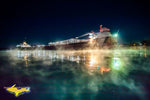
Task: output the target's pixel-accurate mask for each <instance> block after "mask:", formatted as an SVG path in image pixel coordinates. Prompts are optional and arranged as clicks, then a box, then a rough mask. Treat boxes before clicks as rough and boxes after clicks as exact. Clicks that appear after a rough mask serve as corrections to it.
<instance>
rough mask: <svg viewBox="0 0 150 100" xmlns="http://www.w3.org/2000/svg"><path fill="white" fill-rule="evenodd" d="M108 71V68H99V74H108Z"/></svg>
mask: <svg viewBox="0 0 150 100" xmlns="http://www.w3.org/2000/svg"><path fill="white" fill-rule="evenodd" d="M108 71H110V68H105V67H101V68H100V72H101V74H103V72H108Z"/></svg>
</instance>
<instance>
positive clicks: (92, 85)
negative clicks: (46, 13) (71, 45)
mask: <svg viewBox="0 0 150 100" xmlns="http://www.w3.org/2000/svg"><path fill="white" fill-rule="evenodd" d="M149 77H150V51H149V50H146V51H145V50H130V49H128V50H123V49H122V50H80V51H46V50H34V51H20V50H7V51H0V88H1V91H0V94H3V95H0V100H3V98H5V99H6V100H11V99H16V97H15V96H14V95H13V94H10V93H8V92H7V91H5V90H4V89H3V87H4V86H12V85H13V84H16V85H17V86H30V88H31V92H30V93H28V94H24V95H20V96H19V97H18V98H17V99H22V100H50V99H51V100H72V99H73V100H110V99H111V100H120V99H121V100H129V99H130V100H148V99H150V97H149V96H148V95H149V94H150V79H149ZM1 98H2V99H1Z"/></svg>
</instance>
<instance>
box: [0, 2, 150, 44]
mask: <svg viewBox="0 0 150 100" xmlns="http://www.w3.org/2000/svg"><path fill="white" fill-rule="evenodd" d="M149 9H150V6H149V3H148V2H146V1H144V0H142V1H137V0H136V1H132V0H130V1H127V0H125V1H122V0H120V1H115V0H112V1H109V0H103V1H100V0H99V1H94V0H90V1H88V0H85V1H83V0H82V1H78V0H75V1H73V0H65V1H63V0H61V1H58V0H54V1H51V0H49V2H44V1H43V0H42V2H39V1H37V0H36V1H32V0H30V1H22V0H18V1H16V0H15V1H14V0H11V1H5V2H1V3H0V12H1V14H0V47H11V46H15V45H16V44H19V43H21V42H22V41H23V40H25V39H26V40H27V42H28V43H29V44H46V45H47V44H48V42H50V41H58V40H64V39H69V38H73V37H76V36H80V35H82V34H85V33H86V32H90V31H95V32H98V31H99V25H101V24H102V25H103V26H105V27H108V28H110V30H111V32H112V33H114V32H117V31H118V29H119V41H120V43H128V42H132V41H141V40H144V39H150V28H149V26H150V14H149V13H150V11H149Z"/></svg>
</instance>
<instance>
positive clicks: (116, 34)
mask: <svg viewBox="0 0 150 100" xmlns="http://www.w3.org/2000/svg"><path fill="white" fill-rule="evenodd" d="M114 37H115V38H116V42H117V47H118V32H117V33H115V34H114Z"/></svg>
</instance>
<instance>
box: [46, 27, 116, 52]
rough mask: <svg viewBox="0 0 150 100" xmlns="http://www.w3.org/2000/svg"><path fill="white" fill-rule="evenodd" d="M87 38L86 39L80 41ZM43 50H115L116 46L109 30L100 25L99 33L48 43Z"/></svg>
mask: <svg viewBox="0 0 150 100" xmlns="http://www.w3.org/2000/svg"><path fill="white" fill-rule="evenodd" d="M85 36H88V38H87V39H80V38H82V37H85ZM48 44H49V45H48V46H45V47H44V49H48V50H57V49H95V48H97V49H104V48H108V49H110V48H115V47H116V46H117V41H116V39H115V38H114V37H113V36H112V34H111V32H110V29H108V28H106V27H102V25H100V31H99V32H97V33H95V32H93V31H92V32H89V33H86V34H83V35H81V36H78V37H75V38H71V39H68V40H63V41H57V42H50V43H48Z"/></svg>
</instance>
